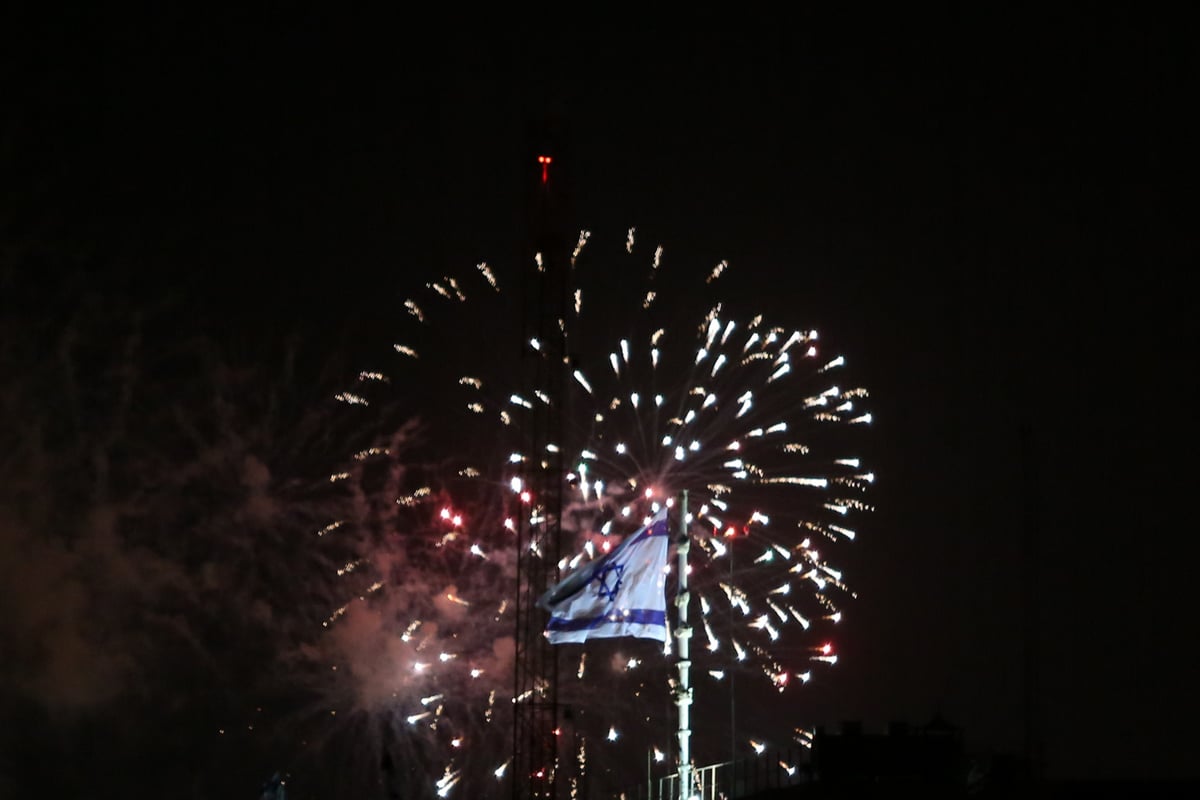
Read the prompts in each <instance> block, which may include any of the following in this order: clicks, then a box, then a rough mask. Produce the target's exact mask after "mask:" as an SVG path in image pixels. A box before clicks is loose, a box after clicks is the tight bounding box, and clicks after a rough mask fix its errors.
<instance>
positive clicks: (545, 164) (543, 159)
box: [538, 156, 553, 183]
mask: <svg viewBox="0 0 1200 800" xmlns="http://www.w3.org/2000/svg"><path fill="white" fill-rule="evenodd" d="M551 161H553V159H552V158H550V156H538V163H539V164H541V165H542V183H547V182H549V180H550V162H551Z"/></svg>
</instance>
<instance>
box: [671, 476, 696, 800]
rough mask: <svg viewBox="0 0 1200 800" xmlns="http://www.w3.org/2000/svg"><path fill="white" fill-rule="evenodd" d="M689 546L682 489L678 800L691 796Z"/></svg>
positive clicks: (677, 635)
mask: <svg viewBox="0 0 1200 800" xmlns="http://www.w3.org/2000/svg"><path fill="white" fill-rule="evenodd" d="M691 546H692V540H691V537H690V536H689V535H688V493H687V490H686V489H684V490H683V493H682V496H681V498H680V502H679V544H678V548H677V552H678V554H679V582H678V586H679V590H678V592H677V593H676V595H675V609H676V612H677V613H676V625H675V639H676V640H677V645H678V647H677V649H676V652H677V654H678V655H677V657H676V661H675V666H676V668H677V669H678V670H679V683H678V685H677V686H676V687H675V707H676V708H677V709H678V710H679V732H678V736H679V800H687V798H689V797H691V793H692V792H691V790H692V786H691V778H692V770H691V766H692V753H691V738H692V729H691V705H692V685H691V680H690V676H689V674H688V673H689V670H690V669H691V666H692V662H691V660H690V656H691V648H690V642H691V638H692V629H691V627H690V626H689V625H688V600H689V599H690V597H689V595H688V550H690V549H691Z"/></svg>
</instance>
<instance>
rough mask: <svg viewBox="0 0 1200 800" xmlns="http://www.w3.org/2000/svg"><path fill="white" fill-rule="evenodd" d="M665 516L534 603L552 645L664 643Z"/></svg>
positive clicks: (657, 516) (659, 514)
mask: <svg viewBox="0 0 1200 800" xmlns="http://www.w3.org/2000/svg"><path fill="white" fill-rule="evenodd" d="M668 533H669V530H668V526H667V511H666V509H663V510H662V511H660V512H659V513H658V514H657V515H656V516H655V517H654V519H652V520H651V521H650V524H648V525H646V526H645V527H644V528H641V529H640V530H638V531H637V532H636V533H634V534H632V535H631V536H629V537H628V538H627V539H625V541H623V542H621V544H620V545H618V546H617V548H616V549H615V550H613V551H612V552H611V553H609V554H608V555H606V556H604V557H603V558H600V559H597V560H596V561H593V562H591V563H590V564H587V565H586V566H584V567H583V568H581V569H579V570H577V571H575V572H573V573H571V574H570V575H568V576H567V577H566V578H565V579H564V580H562V581H561V582H559V584H558V585H557V586H555V587H554V588H552V589H550V590H549V591H548V592H546V593H545V594H544V595H542V597H541V598H540V599H539V600H538V605H539V606H541V607H542V608H544V609H546V610H547V611H549V612H550V621H549V622H548V623H547V625H546V635H547V637H548V638H549V639H550V643H551V644H565V643H567V642H584V641H587V640H588V639H612V638H616V637H620V636H633V637H636V638H639V639H656V640H658V641H660V642H665V641H666V640H667V597H666V571H665V569H664V568H665V567H666V565H667V550H668V549H669V545H670V537H669V536H668Z"/></svg>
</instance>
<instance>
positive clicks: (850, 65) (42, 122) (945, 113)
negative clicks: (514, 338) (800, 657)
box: [0, 8, 1200, 794]
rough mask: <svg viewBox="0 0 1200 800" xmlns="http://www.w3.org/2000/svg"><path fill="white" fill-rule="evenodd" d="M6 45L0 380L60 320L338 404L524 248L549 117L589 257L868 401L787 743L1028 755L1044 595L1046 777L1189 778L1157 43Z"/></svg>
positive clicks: (1067, 34) (609, 36)
mask: <svg viewBox="0 0 1200 800" xmlns="http://www.w3.org/2000/svg"><path fill="white" fill-rule="evenodd" d="M972 14H973V12H972ZM861 16H862V17H866V16H868V15H867V13H866V12H865V11H863V12H862V14H861ZM5 17H6V18H7V19H5V21H4V23H3V25H2V27H4V28H5V29H6V35H5V39H6V40H7V44H6V47H5V48H4V49H5V51H6V55H5V56H4V57H3V61H2V62H0V63H2V65H3V71H2V74H0V81H2V96H3V98H4V101H3V102H4V107H5V113H4V114H3V119H4V121H3V122H2V123H0V183H2V187H0V196H2V197H3V201H2V205H0V230H2V235H3V237H4V255H3V258H4V262H3V263H0V311H2V312H3V314H4V315H5V317H6V319H5V320H4V327H3V328H0V331H3V333H4V335H5V336H6V337H19V336H22V335H28V336H29V337H31V338H30V339H29V340H27V341H23V340H18V339H16V338H10V339H9V341H6V342H4V343H2V344H0V347H3V355H4V359H5V360H4V361H2V362H0V370H3V371H4V372H5V373H7V372H8V370H10V369H18V370H19V369H23V368H25V367H27V366H28V364H29V363H31V362H29V361H28V360H23V359H34V360H35V361H36V359H37V358H38V355H37V354H38V351H39V342H38V341H37V338H36V331H38V330H40V329H41V326H45V327H47V328H50V327H53V320H54V319H57V318H59V317H62V316H66V315H69V314H70V313H71V312H72V311H73V309H74V308H75V306H76V304H82V303H83V300H82V299H81V298H82V297H84V295H85V294H86V293H87V292H91V293H94V294H95V295H96V296H99V297H105V298H119V299H120V303H119V304H120V307H122V308H128V309H134V310H136V309H139V308H147V307H151V306H155V304H158V303H161V302H164V298H167V297H170V298H173V299H172V302H173V303H175V305H173V306H172V308H174V309H176V312H177V313H179V314H180V315H181V316H180V317H179V318H178V319H177V322H178V330H179V331H187V332H189V333H192V334H203V335H205V336H210V337H212V338H214V339H215V340H217V341H218V342H219V343H220V346H221V347H222V348H224V349H225V350H226V351H228V352H230V353H233V354H235V357H236V358H243V359H245V360H249V361H252V360H253V358H254V354H255V353H258V352H260V351H264V352H265V351H270V350H271V348H272V346H273V345H272V344H271V342H272V337H274V338H275V339H280V340H281V339H283V338H286V337H288V336H295V337H299V338H301V339H303V340H304V341H305V342H306V343H307V344H306V346H307V347H308V350H307V351H306V352H308V353H309V354H310V356H311V362H312V363H306V364H305V365H304V366H302V367H301V369H308V370H311V371H312V372H313V373H314V374H315V373H316V372H317V371H319V370H318V366H317V365H318V364H324V363H327V362H335V363H336V365H337V366H336V367H335V368H340V369H351V370H352V369H356V368H357V366H358V364H359V361H358V359H360V358H365V357H366V355H367V353H368V352H369V351H370V350H371V349H372V348H373V347H374V342H376V341H378V342H382V343H384V344H385V345H386V343H387V341H388V339H387V337H388V335H389V334H388V329H389V322H390V320H391V319H393V318H394V315H395V314H396V313H397V312H396V303H397V302H398V301H399V300H400V299H401V298H402V293H403V291H404V287H405V286H406V285H410V284H411V283H412V282H413V281H415V280H420V279H423V278H424V276H425V275H426V273H427V272H430V271H441V270H451V269H455V270H459V269H462V268H464V267H468V266H470V265H471V264H474V263H476V262H478V261H480V260H488V261H493V262H502V261H505V260H508V259H511V258H512V257H513V254H514V253H517V252H518V251H519V246H520V244H521V235H522V231H523V229H522V225H523V207H522V202H523V194H522V190H523V185H524V183H523V182H524V180H525V178H526V174H527V170H529V169H530V168H531V165H530V164H529V162H528V156H529V154H530V148H531V146H532V144H531V143H532V137H531V131H534V130H537V129H538V126H539V125H540V124H541V123H542V122H543V121H544V120H546V119H550V120H552V121H553V124H554V126H555V128H556V130H558V131H559V132H560V134H559V139H560V142H561V145H560V151H559V152H561V153H562V154H563V155H562V156H561V157H560V158H559V161H560V163H561V166H562V173H561V174H563V175H564V176H566V177H565V178H564V180H566V181H567V182H568V186H569V191H570V197H571V201H572V207H573V209H574V215H573V216H574V218H575V220H576V222H575V224H576V225H577V226H579V227H587V228H589V229H591V230H592V231H593V234H594V235H596V236H604V237H608V238H611V239H614V240H619V239H622V238H623V237H624V231H625V230H626V229H627V228H628V227H629V226H631V225H636V226H638V228H639V230H644V231H647V234H646V235H648V236H652V237H657V239H658V240H660V241H662V242H663V243H664V245H665V247H666V250H667V253H668V254H669V257H670V258H671V259H673V261H672V263H680V264H699V265H701V267H700V268H703V267H705V266H708V265H711V264H712V263H715V262H716V261H718V260H720V259H722V258H724V259H728V260H729V261H730V263H731V264H732V265H733V266H734V268H735V269H736V270H737V271H738V275H739V280H740V281H741V282H740V283H737V284H735V288H734V289H733V291H735V292H740V293H741V297H742V298H743V299H750V300H755V301H757V302H761V304H762V307H763V309H764V310H767V311H772V312H775V313H776V314H787V315H789V316H793V317H794V318H795V319H797V320H798V322H799V324H806V325H807V324H809V323H810V322H811V323H812V324H813V325H814V326H815V327H818V328H821V329H822V330H823V331H836V333H837V337H838V340H839V342H840V343H841V344H842V347H843V350H844V351H845V352H847V353H848V354H851V356H852V358H853V359H854V363H855V367H856V369H857V370H858V374H859V375H861V376H864V381H865V383H866V384H867V385H868V386H870V387H871V389H872V393H873V397H874V411H875V417H876V420H877V422H876V426H875V431H874V445H873V448H874V452H873V453H872V457H873V466H874V469H875V471H876V473H877V474H878V476H879V482H878V485H877V490H876V491H875V493H874V502H875V505H876V507H877V509H878V511H877V513H876V514H875V515H873V517H872V518H871V520H870V522H869V524H867V525H864V526H863V527H864V529H865V531H866V532H865V533H864V536H863V537H862V539H861V547H859V548H858V549H857V550H856V551H855V553H854V555H853V556H852V559H851V563H850V565H849V568H850V569H851V570H852V575H853V583H854V585H855V587H856V589H857V591H858V592H859V600H858V601H857V604H856V606H855V608H854V613H853V615H852V617H851V618H850V619H851V620H852V628H851V629H848V631H847V633H845V634H844V636H845V641H844V642H843V644H842V654H843V663H842V664H839V667H838V669H837V670H836V671H835V673H834V677H833V679H832V680H831V685H830V687H829V689H828V694H827V695H825V696H824V697H823V699H822V700H821V701H819V703H818V708H817V709H816V712H817V713H818V714H819V715H821V716H822V717H823V718H824V719H825V720H827V721H828V722H829V723H830V724H836V723H837V722H838V721H839V720H843V719H862V720H864V721H865V722H867V723H868V724H873V725H883V724H884V723H886V722H887V721H888V720H892V719H908V720H912V721H916V722H921V721H925V720H928V719H929V718H931V717H932V716H933V715H934V714H939V713H940V714H941V715H943V716H944V717H945V718H947V719H948V720H950V721H951V722H953V723H955V724H958V725H961V726H963V728H964V729H965V731H966V734H967V737H968V740H969V742H970V743H971V744H972V746H973V747H974V748H976V749H978V750H981V751H1008V752H1020V751H1021V748H1022V724H1023V719H1024V718H1023V716H1022V709H1023V705H1022V703H1023V697H1024V695H1023V686H1024V684H1023V681H1022V674H1023V673H1022V670H1023V660H1022V659H1023V652H1024V651H1023V648H1024V647H1025V646H1027V644H1028V639H1027V638H1026V637H1025V636H1024V629H1023V627H1022V602H1023V594H1022V586H1023V581H1024V580H1025V579H1026V578H1027V577H1028V576H1029V575H1030V574H1031V573H1030V570H1031V569H1032V570H1034V573H1033V574H1036V577H1037V578H1038V580H1039V585H1040V591H1039V593H1038V594H1037V596H1036V597H1037V601H1038V617H1039V623H1038V626H1037V630H1036V634H1035V637H1034V640H1033V641H1034V646H1035V650H1036V652H1037V654H1038V658H1037V666H1038V675H1039V677H1040V683H1041V693H1040V697H1039V698H1038V711H1039V713H1038V716H1037V720H1038V721H1039V725H1038V726H1037V730H1038V731H1039V733H1040V736H1041V738H1042V739H1043V740H1044V744H1045V753H1046V759H1047V764H1048V770H1049V773H1050V774H1051V775H1054V776H1058V777H1072V778H1077V777H1139V778H1141V777H1184V776H1189V777H1194V776H1195V775H1196V767H1195V761H1194V752H1195V748H1196V745H1197V741H1196V735H1195V732H1194V731H1195V723H1194V718H1195V716H1196V713H1197V712H1198V711H1200V708H1197V703H1196V692H1195V690H1194V688H1193V685H1192V684H1193V682H1194V678H1195V676H1196V666H1195V657H1194V650H1195V646H1194V644H1193V641H1192V640H1193V639H1194V638H1195V636H1194V634H1195V630H1196V625H1195V623H1194V621H1193V612H1194V610H1195V608H1196V603H1195V600H1194V599H1193V598H1192V597H1191V593H1190V592H1189V591H1188V590H1187V587H1188V586H1189V585H1190V580H1189V579H1190V572H1191V570H1190V569H1189V567H1190V560H1189V558H1188V556H1189V555H1190V554H1189V553H1188V552H1186V551H1187V549H1188V548H1187V544H1189V543H1190V540H1191V538H1192V532H1193V531H1194V529H1195V525H1194V523H1193V521H1192V519H1191V503H1190V502H1189V501H1188V498H1189V497H1190V496H1191V490H1192V486H1191V483H1192V478H1193V476H1194V474H1195V470H1194V468H1193V456H1192V447H1193V442H1194V432H1195V422H1194V408H1195V403H1196V400H1197V398H1196V379H1195V371H1194V364H1195V359H1194V356H1193V349H1194V345H1195V344H1196V338H1197V337H1196V326H1195V310H1194V302H1193V301H1192V298H1191V295H1190V293H1189V290H1188V289H1187V287H1188V286H1190V285H1191V284H1192V280H1193V277H1192V272H1193V270H1194V265H1195V263H1196V258H1195V257H1196V244H1195V242H1196V238H1195V235H1194V230H1193V226H1194V212H1195V204H1194V202H1192V195H1193V192H1194V182H1195V181H1194V178H1195V154H1194V142H1195V140H1196V134H1197V131H1196V127H1195V123H1194V120H1193V119H1192V117H1191V114H1190V111H1191V108H1190V107H1191V106H1192V105H1193V104H1194V98H1193V97H1192V95H1193V94H1194V92H1195V89H1194V87H1195V86H1196V78H1197V71H1196V60H1195V56H1194V54H1193V53H1192V52H1191V49H1190V47H1189V45H1188V43H1187V42H1185V41H1184V37H1183V35H1182V28H1183V27H1184V25H1183V23H1182V21H1181V20H1176V19H1169V18H1153V17H1152V16H1150V15H1149V14H1148V13H1147V14H1145V15H1142V14H1137V15H1135V14H1133V13H1132V12H1118V11H1087V12H1077V13H1075V14H1072V13H1068V12H1059V13H1050V12H1041V13H1039V14H1037V15H1033V16H1018V15H1016V14H1007V13H999V12H997V13H996V14H995V15H989V14H985V13H982V12H980V13H979V14H978V15H971V14H968V13H967V12H954V13H950V14H948V15H947V14H937V15H933V14H931V15H929V16H928V17H918V16H912V17H904V18H896V19H874V20H868V19H863V18H848V19H842V20H836V21H835V20H826V19H818V18H817V17H815V16H812V17H808V18H803V17H800V18H797V19H795V20H793V21H791V22H788V23H786V24H783V23H780V24H775V23H774V22H772V24H770V25H767V26H766V30H763V29H750V30H741V31H736V30H726V29H725V27H724V26H716V25H714V26H711V27H708V28H697V29H686V28H685V29H671V30H661V31H658V32H647V31H636V30H633V29H632V28H631V27H630V28H620V27H613V28H611V29H607V30H605V29H599V30H590V29H587V28H583V27H580V28H574V29H571V30H559V31H546V30H534V29H532V28H527V29H524V30H513V31H509V32H507V33H500V32H497V31H494V30H485V29H456V28H454V27H447V28H436V29H429V28H422V27H415V26H413V25H411V24H409V23H408V22H406V21H403V20H400V19H391V20H382V19H380V20H370V19H367V18H365V17H364V18H359V19H352V18H349V17H346V18H334V19H330V18H326V16H325V15H324V14H322V13H317V12H314V13H296V12H293V11H288V12H286V13H285V12H283V11H281V10H278V11H276V12H273V13H265V12H264V13H250V12H246V13H228V14H216V13H214V12H211V10H210V11H206V13H205V14H204V15H202V16H198V17H193V16H190V15H187V14H184V13H183V12H170V13H168V12H158V16H151V17H146V18H143V17H141V16H137V15H131V16H129V17H126V18H118V17H111V16H108V14H107V13H106V12H100V11H94V12H77V13H71V14H64V15H62V16H61V17H59V18H56V19H53V20H47V19H44V18H42V17H40V16H39V15H37V14H35V13H34V12H33V11H30V10H27V9H25V10H23V9H19V8H18V9H17V10H16V11H13V12H6V13H5ZM77 293H78V294H77ZM5 295H7V296H5ZM181 335H182V334H181ZM97 344H99V343H97ZM47 347H48V349H49V346H47ZM46 358H47V359H49V358H51V354H50V353H49V352H48V353H47V355H46ZM20 380H23V377H22V376H20V375H15V376H12V377H11V378H10V376H9V375H7V374H5V375H3V381H4V382H5V383H6V384H12V383H16V382H19V381H20ZM295 402H300V399H296V400H295ZM19 407H23V406H19V405H18V404H16V403H15V402H14V403H11V404H8V405H6V406H4V407H3V408H2V409H0V410H4V411H5V413H6V414H8V413H12V410H13V409H16V408H19ZM14 423H17V420H15V419H12V418H10V419H5V420H3V428H0V430H3V431H4V432H5V435H6V436H8V435H10V430H11V428H10V426H13V424H14ZM18 424H19V423H18ZM1023 427H1027V428H1028V429H1029V430H1030V431H1031V438H1030V440H1029V441H1030V442H1031V449H1029V450H1028V451H1027V452H1028V454H1029V455H1028V457H1027V458H1025V459H1024V460H1023V457H1022V452H1023V451H1022V446H1021V442H1022V440H1021V437H1020V435H1019V432H1020V431H1021V430H1022V428H1023ZM10 466H11V465H10ZM1030 486H1033V487H1034V490H1033V491H1031V490H1030ZM5 502H6V503H8V502H9V501H8V500H6V501H5ZM1031 518H1032V519H1033V520H1034V521H1035V522H1034V524H1036V530H1037V531H1038V535H1037V536H1036V537H1035V538H1034V539H1033V541H1028V540H1027V539H1028V537H1027V536H1026V534H1027V533H1028V532H1029V531H1030V530H1031V528H1030V527H1029V526H1030V524H1031V523H1030V522H1029V519H1031ZM0 601H3V602H6V603H7V602H14V601H15V602H17V603H36V602H38V600H37V594H36V591H34V592H32V593H27V594H17V593H13V594H12V595H5V594H0ZM3 613H5V612H4V610H3V609H2V608H0V614H3ZM0 633H6V634H10V635H12V634H11V632H9V631H5V630H4V629H3V628H0ZM0 641H2V640H0ZM0 659H2V655H0ZM3 674H5V673H4V672H0V675H3ZM9 677H10V679H11V678H12V676H11V675H10V676H9ZM24 702H25V701H24V700H21V701H20V702H18V701H17V700H10V701H6V703H7V704H6V705H0V709H6V710H12V713H13V714H16V713H17V711H15V710H13V709H18V708H19V709H24V710H21V711H20V713H22V714H30V713H33V712H30V711H29V710H28V708H27V707H26V706H25V705H22V703H24ZM94 713H95V715H96V716H95V717H94V718H93V719H92V720H91V721H90V722H88V724H89V725H95V726H98V727H99V728H103V727H104V723H103V714H104V713H107V712H106V711H105V709H104V708H103V707H101V708H100V710H99V711H96V712H94ZM97 720H99V721H97ZM63 724H64V725H65V724H66V723H63ZM71 724H76V723H71ZM37 730H38V731H39V732H38V733H37V734H35V738H34V739H33V740H32V741H25V742H24V743H23V744H20V745H18V744H16V740H15V739H12V738H10V739H6V740H0V744H3V745H4V746H5V747H7V748H8V753H4V754H0V755H2V756H3V760H0V770H8V771H9V773H10V775H11V776H13V777H11V778H9V780H12V781H14V782H15V785H17V786H21V785H22V784H21V783H20V781H22V780H24V779H25V778H24V776H25V775H26V774H27V773H22V772H21V771H20V770H19V769H17V767H16V766H15V765H16V763H17V760H18V757H17V756H14V755H13V754H14V753H30V752H37V751H38V750H39V749H42V748H43V746H44V751H45V753H47V754H50V755H49V756H48V757H50V758H55V757H57V756H56V755H54V754H56V753H60V752H69V751H65V750H61V748H62V747H63V745H62V741H63V736H61V735H59V733H58V732H57V731H56V728H55V725H54V724H50V723H47V724H45V725H43V726H42V727H40V728H38V729H37ZM56 748H60V749H56ZM263 769H264V770H266V769H267V768H266V767H264V768H263ZM176 770H177V771H178V772H179V773H180V774H186V772H187V770H188V766H187V765H186V764H179V765H176ZM4 787H5V783H4V782H3V781H0V794H3V791H2V790H3V789H4Z"/></svg>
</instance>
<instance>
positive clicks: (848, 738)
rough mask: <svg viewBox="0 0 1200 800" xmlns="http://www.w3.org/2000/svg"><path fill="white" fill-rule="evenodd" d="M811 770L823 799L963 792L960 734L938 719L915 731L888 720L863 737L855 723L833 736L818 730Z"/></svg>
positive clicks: (964, 762)
mask: <svg viewBox="0 0 1200 800" xmlns="http://www.w3.org/2000/svg"><path fill="white" fill-rule="evenodd" d="M812 768H813V779H814V781H813V782H814V785H816V786H819V787H820V788H821V790H822V792H821V794H822V796H826V797H876V796H880V797H882V796H885V795H886V796H893V797H894V796H899V795H898V794H897V793H898V792H905V791H909V790H911V792H912V793H913V794H911V795H910V796H921V797H962V796H964V795H965V794H966V777H967V755H966V749H965V745H964V743H963V735H962V731H961V730H960V729H958V728H956V727H954V726H953V725H950V724H949V723H947V722H945V721H944V720H942V719H940V718H934V720H933V721H932V722H930V723H929V724H927V725H924V726H920V727H913V726H911V725H909V724H908V723H903V722H893V723H892V724H890V725H889V726H888V728H887V730H886V731H885V732H881V733H867V732H865V731H864V730H863V727H862V724H861V723H859V722H846V723H843V724H842V726H841V730H840V731H838V732H837V733H833V732H830V731H828V730H825V729H824V728H818V729H817V732H816V737H815V738H814V740H813V753H812Z"/></svg>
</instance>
